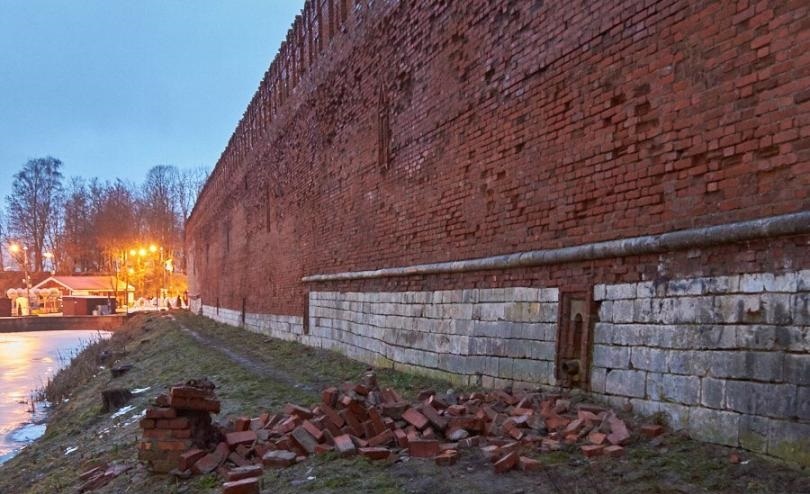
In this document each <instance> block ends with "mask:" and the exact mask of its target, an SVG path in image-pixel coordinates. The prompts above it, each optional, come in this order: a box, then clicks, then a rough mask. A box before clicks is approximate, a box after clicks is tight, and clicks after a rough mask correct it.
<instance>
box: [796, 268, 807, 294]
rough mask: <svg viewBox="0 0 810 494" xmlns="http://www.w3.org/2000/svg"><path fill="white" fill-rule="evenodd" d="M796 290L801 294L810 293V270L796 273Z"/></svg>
mask: <svg viewBox="0 0 810 494" xmlns="http://www.w3.org/2000/svg"><path fill="white" fill-rule="evenodd" d="M796 290H797V291H800V292H810V269H805V270H802V271H799V272H797V273H796Z"/></svg>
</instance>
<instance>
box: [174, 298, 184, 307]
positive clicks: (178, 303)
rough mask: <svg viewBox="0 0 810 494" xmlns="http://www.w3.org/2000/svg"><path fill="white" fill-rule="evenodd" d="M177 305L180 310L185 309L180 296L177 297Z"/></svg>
mask: <svg viewBox="0 0 810 494" xmlns="http://www.w3.org/2000/svg"><path fill="white" fill-rule="evenodd" d="M175 305H176V306H177V308H178V309H182V308H183V299H182V298H180V295H178V296H177V301H176V303H175Z"/></svg>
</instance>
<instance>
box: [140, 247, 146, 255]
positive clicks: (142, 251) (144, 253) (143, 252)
mask: <svg viewBox="0 0 810 494" xmlns="http://www.w3.org/2000/svg"><path fill="white" fill-rule="evenodd" d="M138 255H139V256H141V257H143V256H145V255H146V249H144V248H143V247H141V248H140V250H139V251H138Z"/></svg>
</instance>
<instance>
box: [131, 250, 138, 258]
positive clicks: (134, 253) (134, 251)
mask: <svg viewBox="0 0 810 494" xmlns="http://www.w3.org/2000/svg"><path fill="white" fill-rule="evenodd" d="M137 254H138V251H137V250H135V249H132V250H130V251H129V255H131V256H133V257H134V256H136V255H137Z"/></svg>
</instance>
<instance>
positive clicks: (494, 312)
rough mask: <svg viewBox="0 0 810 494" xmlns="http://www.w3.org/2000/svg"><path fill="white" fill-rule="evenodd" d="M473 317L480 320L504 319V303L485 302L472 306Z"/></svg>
mask: <svg viewBox="0 0 810 494" xmlns="http://www.w3.org/2000/svg"><path fill="white" fill-rule="evenodd" d="M474 307H475V309H474V310H473V319H479V320H481V321H503V320H505V319H506V304H503V303H494V302H486V303H479V304H477V305H475V306H474Z"/></svg>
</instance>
